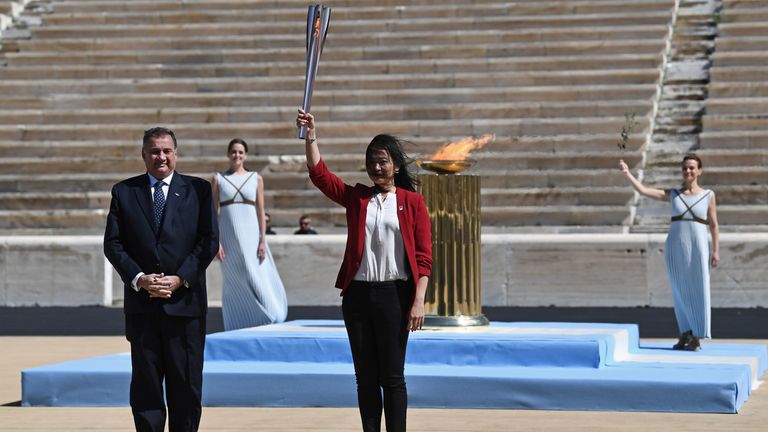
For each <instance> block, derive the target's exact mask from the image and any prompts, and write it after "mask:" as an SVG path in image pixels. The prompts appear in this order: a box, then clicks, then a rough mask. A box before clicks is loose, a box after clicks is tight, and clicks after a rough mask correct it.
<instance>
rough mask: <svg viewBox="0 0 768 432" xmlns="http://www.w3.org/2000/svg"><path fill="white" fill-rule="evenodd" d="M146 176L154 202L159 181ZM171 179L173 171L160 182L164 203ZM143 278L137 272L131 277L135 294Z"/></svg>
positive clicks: (141, 274)
mask: <svg viewBox="0 0 768 432" xmlns="http://www.w3.org/2000/svg"><path fill="white" fill-rule="evenodd" d="M147 176H148V177H149V199H151V200H152V202H153V203H154V202H155V184H156V183H157V182H159V181H160V180H158V179H156V178H154V177H153V176H152V174H150V173H147ZM172 179H173V171H171V173H170V174H168V177H166V178H164V179H163V180H162V181H163V183H165V184H164V185H163V195H165V202H166V203H167V202H168V190H169V189H170V188H171V180H172ZM142 276H144V272H139V273H138V274H137V275H136V276H134V277H133V280H132V281H131V287H133V289H135V290H136V291H137V292H138V291H139V290H140V289H141V288H139V286H138V285H137V284H138V283H139V278H140V277H142Z"/></svg>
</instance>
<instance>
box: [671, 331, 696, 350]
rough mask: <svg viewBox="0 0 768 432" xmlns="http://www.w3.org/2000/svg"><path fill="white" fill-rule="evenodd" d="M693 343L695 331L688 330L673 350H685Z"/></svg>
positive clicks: (673, 346)
mask: <svg viewBox="0 0 768 432" xmlns="http://www.w3.org/2000/svg"><path fill="white" fill-rule="evenodd" d="M692 341H693V331H691V330H688V331H686V332H685V333H683V334H681V335H680V339H679V340H678V341H677V343H676V344H674V345H672V349H673V350H684V349H686V348H687V347H688V344H690V343H691V342H692Z"/></svg>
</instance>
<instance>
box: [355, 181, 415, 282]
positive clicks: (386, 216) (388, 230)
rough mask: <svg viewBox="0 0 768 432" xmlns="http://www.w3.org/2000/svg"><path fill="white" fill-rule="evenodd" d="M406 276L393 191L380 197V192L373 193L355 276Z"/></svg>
mask: <svg viewBox="0 0 768 432" xmlns="http://www.w3.org/2000/svg"><path fill="white" fill-rule="evenodd" d="M408 277H409V272H408V267H407V266H406V265H405V247H404V246H403V235H402V234H401V233H400V221H399V220H398V218H397V195H396V192H389V193H388V194H387V197H386V199H383V200H382V198H381V194H376V195H374V196H373V197H372V198H371V200H370V201H369V202H368V211H367V215H366V218H365V247H364V248H363V257H362V261H361V262H360V268H359V269H358V270H357V274H355V277H354V280H357V281H364V282H384V281H391V280H398V279H402V280H407V279H408Z"/></svg>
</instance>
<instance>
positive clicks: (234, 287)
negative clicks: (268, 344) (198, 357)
mask: <svg viewBox="0 0 768 432" xmlns="http://www.w3.org/2000/svg"><path fill="white" fill-rule="evenodd" d="M217 176H218V177H219V178H218V179H217V180H218V185H219V201H220V202H226V201H228V200H232V199H234V201H235V203H234V204H229V205H224V206H221V207H220V210H219V237H220V241H221V245H222V247H223V248H224V261H222V263H221V271H222V276H223V279H224V286H223V288H222V297H221V309H222V315H223V318H224V329H225V330H236V329H240V328H246V327H255V326H260V325H264V324H272V323H276V322H282V321H285V318H286V315H287V314H288V300H287V298H286V296H285V288H284V287H283V282H282V281H281V280H280V275H279V274H278V272H277V268H276V267H275V262H274V260H273V259H272V252H271V251H270V249H269V245H267V253H266V257H265V259H264V261H263V262H261V263H259V257H258V248H259V220H258V218H257V216H256V207H255V206H254V205H252V204H248V203H244V202H243V199H244V198H245V199H246V200H249V201H251V202H256V188H257V185H258V178H259V177H258V176H257V175H256V174H255V173H250V172H249V173H246V174H241V175H223V174H217ZM225 177H226V178H225ZM230 182H231V183H230ZM235 186H237V187H239V188H240V193H237V188H236V187H235Z"/></svg>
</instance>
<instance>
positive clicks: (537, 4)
mask: <svg viewBox="0 0 768 432" xmlns="http://www.w3.org/2000/svg"><path fill="white" fill-rule="evenodd" d="M353 6H354V7H353ZM305 7H306V2H305V1H303V0H283V1H280V2H243V1H196V2H185V3H182V4H179V3H178V2H177V1H169V0H156V1H148V0H138V1H137V0H133V1H131V2H115V1H67V2H60V3H55V4H54V5H53V10H54V11H55V12H56V13H73V14H74V13H83V12H90V11H92V10H94V8H98V9H97V10H99V11H102V12H110V13H125V12H161V11H176V10H180V9H181V10H185V11H196V10H241V11H249V10H259V11H262V12H263V13H264V16H265V20H274V19H279V18H281V17H291V18H292V17H294V16H295V14H296V10H297V9H298V10H301V9H303V8H305ZM668 7H669V3H668V2H667V1H664V0H644V1H636V2H633V3H632V4H631V5H627V4H625V3H624V2H622V1H618V0H613V1H579V2H574V3H571V4H563V3H562V2H559V1H551V0H550V1H546V0H535V1H533V0H525V1H517V2H515V3H513V4H509V3H505V2H499V1H498V0H473V1H471V2H467V1H466V0H450V1H443V2H441V3H440V5H435V4H434V2H431V1H427V0H415V1H409V2H408V7H407V8H404V7H402V1H393V0H381V1H379V0H377V1H373V0H359V1H358V0H341V1H335V2H334V3H333V5H332V8H333V14H334V18H337V17H338V18H339V19H363V18H368V17H371V16H373V17H382V18H386V17H390V18H401V17H402V18H414V17H420V16H445V17H456V16H462V15H464V14H467V13H474V14H478V13H484V14H500V13H537V12H538V13H546V14H553V13H558V12H559V13H563V14H573V13H581V14H585V13H595V12H608V11H613V12H615V11H631V10H634V11H647V10H654V9H655V10H666V9H667V8H668Z"/></svg>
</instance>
